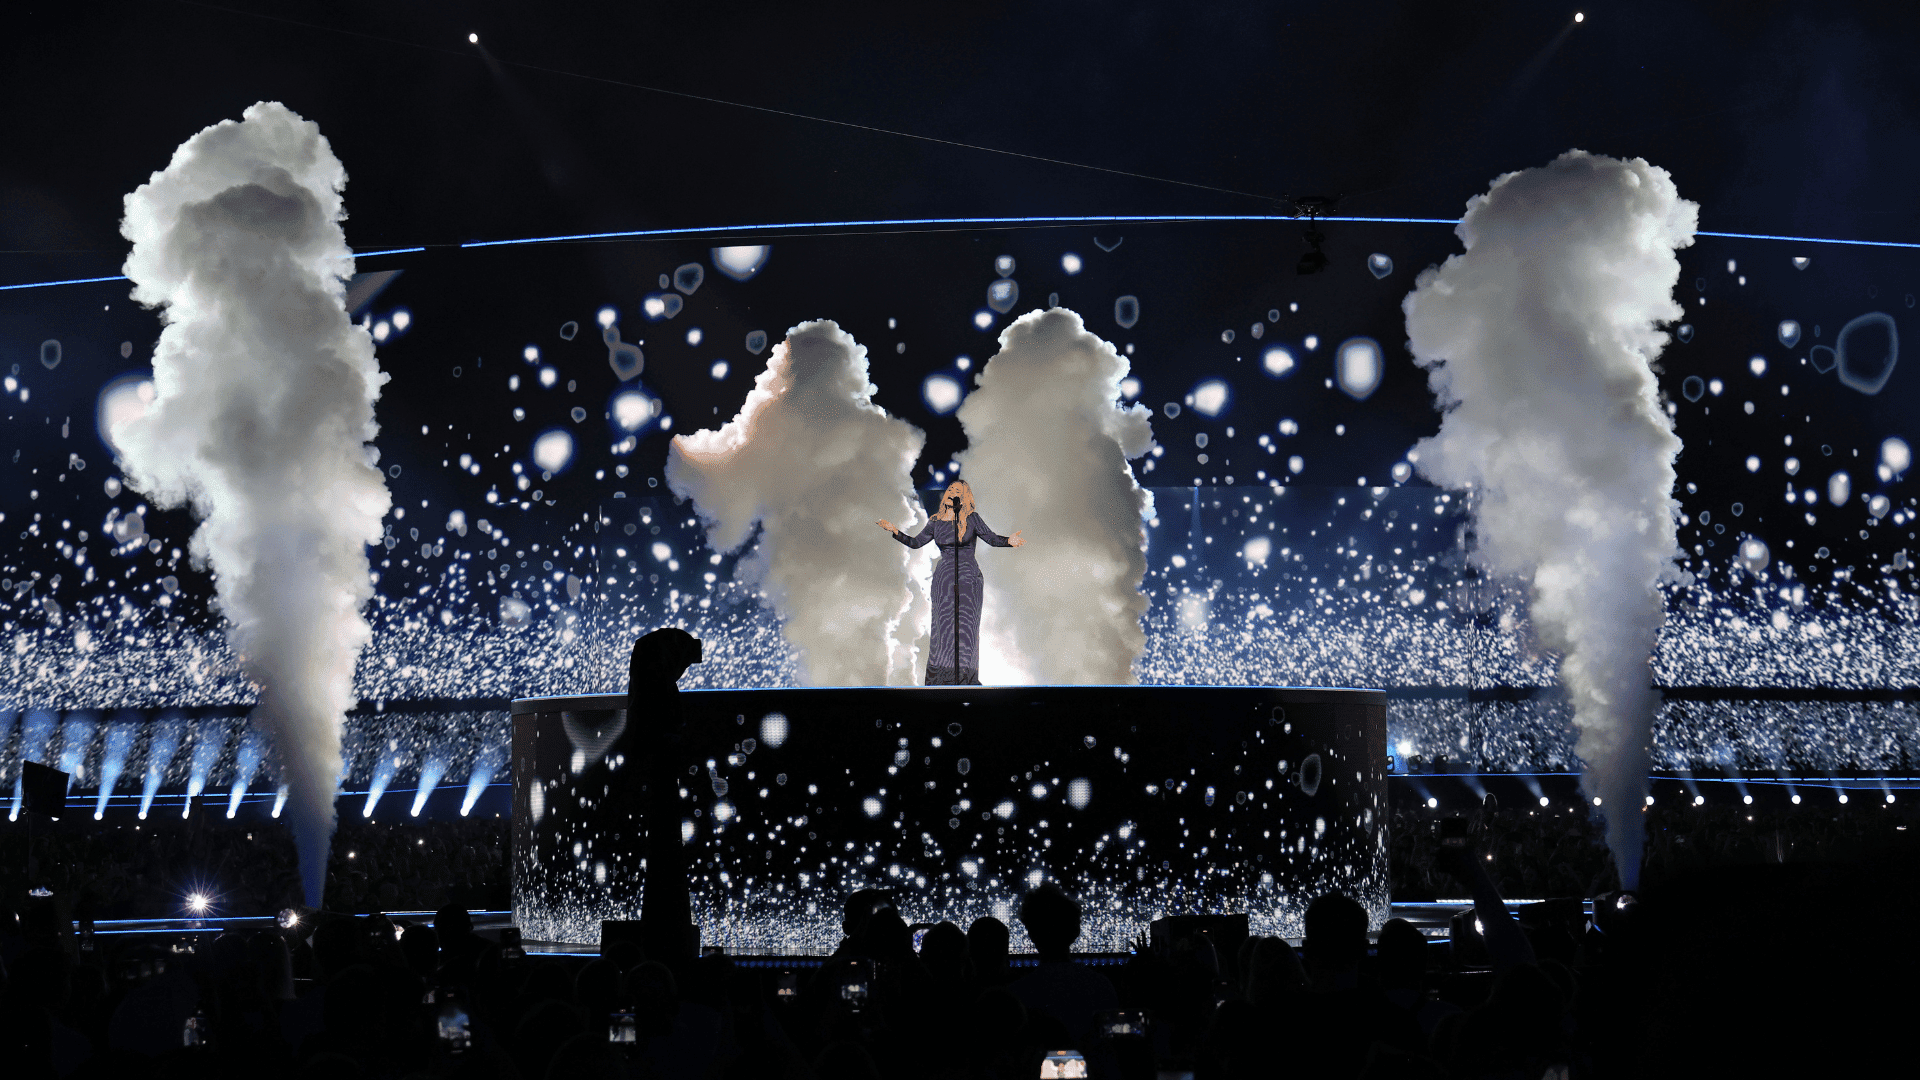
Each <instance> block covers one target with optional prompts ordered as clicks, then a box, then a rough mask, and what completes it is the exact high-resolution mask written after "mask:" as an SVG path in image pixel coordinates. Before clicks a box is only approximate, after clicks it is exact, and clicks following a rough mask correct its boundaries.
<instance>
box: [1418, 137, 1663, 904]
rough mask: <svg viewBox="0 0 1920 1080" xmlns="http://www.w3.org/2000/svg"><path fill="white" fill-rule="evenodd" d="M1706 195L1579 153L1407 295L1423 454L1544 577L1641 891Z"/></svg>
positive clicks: (1512, 194) (1533, 173)
mask: <svg viewBox="0 0 1920 1080" xmlns="http://www.w3.org/2000/svg"><path fill="white" fill-rule="evenodd" d="M1698 213H1699V207H1698V206H1697V205H1696V204H1694V203H1691V202H1688V201H1686V200H1684V199H1682V198H1680V196H1679V194H1678V192H1677V191H1676V189H1675V187H1674V184H1673V180H1672V178H1671V177H1669V176H1668V175H1667V173H1666V172H1665V171H1664V170H1662V169H1658V168H1655V167H1653V166H1651V165H1648V164H1647V163H1646V162H1645V161H1642V160H1639V159H1637V158H1636V159H1634V160H1632V161H1619V160H1616V159H1613V158H1607V157H1600V156H1596V155H1592V154H1588V153H1585V152H1583V151H1577V150H1576V151H1569V152H1568V153H1566V154H1563V155H1561V156H1560V157H1559V158H1557V159H1556V160H1554V161H1553V162H1552V163H1551V164H1549V165H1547V166H1546V167H1544V168H1538V169H1528V170H1526V171H1524V172H1515V173H1508V174H1507V175H1505V176H1502V177H1500V178H1499V179H1498V180H1495V181H1494V183H1493V186H1492V188H1491V189H1490V190H1488V192H1487V193H1486V194H1485V195H1477V196H1475V197H1474V198H1472V199H1471V200H1469V201H1468V203H1467V212H1466V215H1465V216H1464V217H1463V218H1461V220H1460V224H1459V226H1458V228H1457V229H1456V230H1455V232H1456V233H1457V234H1458V235H1459V237H1460V239H1461V242H1462V243H1463V245H1464V246H1465V248H1466V251H1465V252H1464V253H1463V254H1459V255H1454V256H1452V257H1450V258H1448V259H1447V261H1446V262H1445V264H1443V265H1441V266H1439V267H1429V268H1427V269H1426V270H1425V271H1424V272H1422V273H1421V274H1420V277H1419V279H1418V281H1417V283H1416V285H1415V288H1414V290H1413V292H1412V293H1410V294H1408V296H1407V298H1406V301H1405V303H1404V304H1403V308H1404V310H1405V312H1406V316H1407V335H1408V337H1409V339H1410V341H1409V346H1410V348H1411V349H1412V351H1413V354H1414V359H1415V360H1416V361H1417V362H1418V363H1419V364H1420V365H1421V366H1422V367H1424V368H1426V369H1428V372H1429V375H1428V379H1429V382H1430V384H1431V386H1432V388H1433V391H1434V394H1435V396H1436V397H1437V398H1438V402H1437V404H1438V407H1439V408H1440V409H1441V410H1442V412H1443V416H1442V419H1441V423H1440V433H1439V434H1438V435H1435V436H1433V437H1432V438H1429V439H1425V440H1422V441H1421V443H1420V446H1419V453H1420V459H1419V467H1420V471H1421V472H1422V473H1424V474H1425V475H1426V476H1427V477H1428V478H1430V479H1432V480H1433V481H1434V482H1435V483H1437V484H1440V485H1443V486H1446V487H1451V488H1466V489H1471V491H1472V496H1471V505H1472V508H1473V517H1474V536H1475V540H1476V544H1477V546H1476V548H1475V551H1474V556H1475V558H1476V560H1477V561H1478V562H1479V564H1480V565H1482V566H1483V567H1485V568H1486V569H1487V570H1488V571H1489V572H1491V573H1494V574H1501V575H1508V574H1510V575H1517V576H1520V577H1523V578H1526V579H1528V580H1529V582H1530V584H1531V587H1532V601H1531V611H1532V618H1533V622H1534V624H1535V626H1536V627H1537V629H1538V632H1539V634H1540V636H1541V639H1542V641H1543V642H1544V643H1545V644H1547V645H1548V646H1550V647H1552V648H1556V649H1559V650H1561V651H1562V659H1561V662H1560V678H1561V680H1562V684H1563V685H1564V686H1565V688H1566V691H1567V693H1568V695H1569V696H1570V698H1571V699H1572V702H1573V708H1574V724H1575V726H1576V727H1577V728H1578V729H1579V732H1580V738H1579V743H1578V745H1577V752H1578V753H1579V755H1580V757H1581V759H1582V760H1583V761H1584V762H1585V763H1586V772H1585V775H1584V777H1583V779H1582V786H1583V789H1584V790H1585V791H1586V793H1587V794H1588V795H1589V796H1591V797H1594V798H1597V799H1599V800H1600V801H1601V805H1600V808H1599V809H1600V812H1601V813H1603V814H1604V815H1605V818H1606V823H1607V840H1608V844H1609V845H1610V847H1611V848H1612V851H1613V857H1614V861H1615V864H1616V865H1617V866H1618V868H1619V871H1620V881H1621V885H1622V886H1623V887H1625V888H1629V889H1631V888H1633V887H1635V886H1636V885H1637V884H1638V879H1639V869H1640V854H1641V848H1642V844H1643V842H1644V839H1645V837H1644V833H1643V829H1644V826H1643V824H1642V819H1641V815H1640V808H1641V802H1642V799H1643V797H1644V796H1645V794H1646V788H1647V780H1646V776H1647V767H1648V758H1649V750H1648V747H1649V743H1650V741H1651V737H1652V725H1653V717H1654V711H1655V709H1656V708H1657V707H1658V705H1659V701H1660V699H1659V695H1658V693H1657V692H1656V691H1654V690H1653V689H1652V687H1651V673H1650V671H1649V670H1648V663H1649V659H1650V657H1651V655H1652V651H1653V646H1654V643H1655V639H1656V638H1657V637H1658V635H1659V631H1660V627H1661V626H1662V624H1664V622H1665V621H1666V609H1665V605H1664V602H1663V600H1662V597H1661V594H1660V592H1659V589H1658V586H1659V584H1660V583H1661V582H1662V581H1667V580H1683V579H1684V575H1683V574H1682V573H1681V572H1680V571H1679V570H1678V569H1677V568H1676V566H1675V560H1676V558H1678V557H1679V556H1680V551H1679V547H1678V543H1677V536H1676V523H1675V515H1676V514H1677V513H1678V511H1679V506H1678V504H1677V503H1676V502H1675V500H1674V499H1673V494H1672V493H1673V485H1674V469H1673V462H1674V458H1675V456H1676V455H1678V454H1679V452H1680V439H1679V438H1678V436H1676V435H1675V434H1674V431H1673V423H1672V420H1671V419H1670V418H1669V417H1668V415H1667V413H1666V411H1665V409H1664V408H1663V407H1662V403H1661V398H1660V388H1659V384H1658V382H1657V380H1656V379H1655V372H1654V367H1653V364H1654V361H1655V360H1656V359H1657V358H1658V356H1659V354H1660V351H1661V349H1663V348H1664V347H1665V346H1666V344H1667V341H1668V338H1667V335H1666V334H1665V333H1664V332H1662V331H1661V330H1660V328H1659V324H1660V323H1663V322H1670V321H1673V320H1676V319H1679V318H1680V317H1681V314H1682V311H1681V308H1680V305H1679V304H1678V303H1676V302H1675V301H1674V299H1673V296H1672V291H1673V286H1674V283H1675V282H1676V281H1678V280H1679V276H1680V262H1679V260H1678V259H1677V258H1676V257H1675V255H1674V252H1675V250H1676V249H1678V248H1683V247H1687V246H1689V245H1691V244H1692V243H1693V234H1694V229H1695V227H1696V222H1697V219H1698Z"/></svg>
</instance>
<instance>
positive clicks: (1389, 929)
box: [1375, 919, 1460, 1046]
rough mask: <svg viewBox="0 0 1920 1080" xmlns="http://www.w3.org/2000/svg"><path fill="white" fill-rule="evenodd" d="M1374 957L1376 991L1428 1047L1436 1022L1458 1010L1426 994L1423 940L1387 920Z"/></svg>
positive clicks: (1404, 924)
mask: <svg viewBox="0 0 1920 1080" xmlns="http://www.w3.org/2000/svg"><path fill="white" fill-rule="evenodd" d="M1375 955H1376V956H1377V958H1378V961H1379V962H1378V964H1377V970H1378V971H1379V974H1380V990H1381V993H1382V994H1383V996H1385V997H1386V999H1387V1001H1388V1002H1389V1003H1390V1004H1391V1005H1392V1006H1393V1007H1394V1008H1396V1009H1399V1010H1400V1011H1401V1012H1402V1013H1403V1014H1404V1015H1405V1017H1406V1019H1407V1020H1408V1021H1410V1022H1411V1023H1413V1024H1414V1025H1415V1026H1417V1027H1419V1029H1420V1034H1421V1036H1422V1037H1423V1038H1424V1039H1425V1040H1426V1042H1425V1043H1423V1044H1422V1045H1423V1046H1425V1045H1427V1044H1430V1043H1431V1041H1432V1039H1433V1033H1434V1030H1435V1029H1437V1028H1438V1027H1439V1026H1440V1021H1442V1020H1444V1019H1446V1018H1447V1017H1448V1016H1450V1015H1453V1014H1456V1013H1458V1012H1459V1011H1460V1008H1459V1006H1457V1005H1453V1004H1451V1003H1449V1002H1445V1001H1441V1000H1440V999H1438V998H1436V997H1432V996H1430V995H1429V994H1428V993H1427V966H1428V965H1427V956H1428V946H1427V937H1426V935H1425V934H1422V933H1421V932H1420V931H1419V930H1418V929H1417V928H1415V927H1414V925H1413V924H1412V923H1410V922H1408V921H1407V920H1405V919H1388V920H1387V921H1386V924H1385V925H1384V926H1382V927H1381V928H1380V941H1379V945H1378V947H1377V949H1376V950H1375Z"/></svg>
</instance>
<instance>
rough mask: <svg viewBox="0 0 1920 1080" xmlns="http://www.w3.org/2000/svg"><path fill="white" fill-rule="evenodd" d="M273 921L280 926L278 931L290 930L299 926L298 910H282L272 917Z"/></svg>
mask: <svg viewBox="0 0 1920 1080" xmlns="http://www.w3.org/2000/svg"><path fill="white" fill-rule="evenodd" d="M273 921H274V922H276V923H279V924H280V929H282V930H291V929H293V928H294V927H296V926H299V925H300V909H299V908H282V909H280V914H278V915H276V916H274V917H273Z"/></svg>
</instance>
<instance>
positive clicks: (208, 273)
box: [112, 102, 390, 907]
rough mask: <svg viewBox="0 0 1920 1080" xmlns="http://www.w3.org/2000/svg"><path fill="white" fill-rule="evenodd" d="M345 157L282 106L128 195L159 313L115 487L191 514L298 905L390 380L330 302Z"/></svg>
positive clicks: (373, 500)
mask: <svg viewBox="0 0 1920 1080" xmlns="http://www.w3.org/2000/svg"><path fill="white" fill-rule="evenodd" d="M346 179H347V177H346V170H345V169H344V168H343V167H342V166H341V164H340V161H339V159H338V158H336V157H334V155H333V150H332V148H331V147H330V146H329V145H328V144H327V141H326V139H324V138H322V137H321V135H320V129H319V127H318V126H317V125H315V124H313V123H311V122H309V121H306V120H303V119H301V118H300V117H299V116H297V115H296V114H294V113H293V111H292V110H290V109H288V108H287V107H286V106H284V105H281V104H279V103H277V102H260V103H257V104H255V105H253V106H251V107H249V108H248V109H247V110H246V112H245V113H244V114H243V116H242V119H241V120H240V121H239V122H235V121H231V120H227V121H222V122H221V123H218V124H215V125H213V126H212V127H209V128H207V129H206V130H204V131H202V132H200V133H199V134H197V135H195V136H194V137H192V138H191V139H188V140H187V141H186V142H185V143H183V144H182V145H181V146H180V148H179V149H178V150H177V151H175V152H174V155H173V160H172V161H171V162H170V163H168V165H167V167H166V169H165V170H163V171H161V172H157V173H155V174H153V177H152V178H151V179H150V180H148V182H147V183H145V184H142V185H141V186H140V187H139V188H138V189H137V190H135V191H134V192H133V194H131V195H129V196H127V199H126V217H125V219H124V220H123V221H122V223H121V233H122V234H123V235H124V236H126V238H127V239H128V240H130V241H132V242H133V250H132V253H131V254H130V255H129V256H128V257H127V262H126V267H125V270H126V275H127V277H128V278H130V279H131V280H132V281H133V283H134V289H133V298H134V299H135V300H137V301H139V302H140V303H142V304H144V305H146V306H148V307H153V308H159V309H161V318H162V320H163V322H164V323H165V328H164V329H163V330H162V331H161V334H160V340H159V343H158V344H157V345H156V346H155V349H154V359H153V376H154V377H153V385H154V391H155V393H154V398H153V401H152V403H151V405H150V406H149V407H148V408H147V410H146V412H145V414H144V415H142V416H140V417H138V418H135V419H131V420H128V421H127V422H126V423H125V424H123V425H121V426H120V427H118V428H116V429H115V430H114V431H113V433H112V436H113V442H114V445H115V446H116V447H118V448H119V454H120V463H121V466H122V468H123V469H124V470H125V471H126V474H127V479H128V482H129V483H130V484H131V485H132V486H133V487H135V488H137V489H138V490H140V491H141V492H143V493H145V494H146V495H147V497H148V498H150V499H151V500H153V502H154V503H156V504H158V505H160V506H178V505H181V504H183V503H184V504H190V505H191V506H192V508H193V511H194V513H195V514H196V515H197V516H198V517H199V518H200V519H201V524H200V527H199V529H198V530H196V531H195V533H194V535H193V541H192V544H191V550H192V553H193V557H194V559H195V561H196V562H197V563H204V564H211V566H212V569H213V572H214V574H215V585H216V592H217V598H218V602H219V605H220V610H221V611H222V612H223V613H224V614H225V616H226V618H227V622H228V639H229V641H230V642H231V643H232V645H233V648H234V651H235V652H236V653H238V654H239V656H240V657H241V658H242V661H243V663H244V664H245V667H246V671H247V674H248V676H249V677H250V678H251V679H252V680H253V681H254V682H255V683H256V684H258V685H259V686H260V688H261V690H260V701H259V705H258V707H257V709H256V713H255V719H256V720H257V721H259V722H260V723H262V724H263V725H264V726H265V727H266V729H267V730H268V732H269V733H270V735H271V736H272V739H273V743H274V747H275V749H276V751H277V752H278V755H279V757H280V760H281V761H282V762H283V764H284V767H285V776H286V782H287V786H288V792H289V799H290V803H289V805H290V806H291V808H292V827H293V832H294V840H295V844H296V846H297V848H298V850H299V853H300V877H301V881H302V883H303V885H304V887H305V892H306V902H307V905H308V906H309V907H319V906H320V905H321V900H322V896H323V893H324V889H325V885H326V871H327V849H328V846H329V844H330V842H331V839H332V833H333V801H334V793H335V787H336V781H337V779H338V777H339V774H340V729H341V724H342V722H343V719H344V717H345V714H346V711H347V709H348V708H350V707H351V706H352V705H353V703H354V693H353V668H354V663H355V661H356V660H357V659H358V657H359V655H360V650H361V649H362V648H363V647H364V646H365V645H366V643H367V641H368V639H369V637H370V633H369V630H368V628H367V624H366V621H365V620H364V619H363V618H362V617H361V614H360V612H361V609H362V607H364V606H365V604H366V602H367V601H368V600H369V599H370V598H371V597H372V595H373V586H372V583H371V581H370V580H369V578H368V573H367V553H366V545H367V544H370V543H375V542H378V541H379V539H380V534H381V527H380V522H381V518H382V517H384V516H385V514H386V512H387V509H388V506H389V502H390V500H389V496H388V493H387V489H386V485H385V483H384V480H383V478H382V476H381V474H380V470H379V468H378V467H377V465H376V464H375V462H376V461H377V460H378V458H379V452H378V451H377V450H376V449H375V448H374V447H373V446H371V445H370V444H371V442H372V440H373V437H374V435H375V433H376V432H377V431H378V428H377V426H376V425H375V423H374V418H373V406H374V402H375V401H376V400H377V399H378V397H379V394H380V387H381V385H382V384H384V383H385V382H386V381H387V376H386V375H384V374H382V373H381V371H380V367H379V363H378V361H377V360H376V359H375V357H374V353H373V341H372V339H371V338H370V337H369V336H368V335H367V332H366V331H365V330H363V329H360V328H357V327H355V326H354V325H353V323H352V322H351V320H350V319H349V317H348V315H347V312H346V310H345V308H344V306H343V298H344V296H345V289H346V280H347V278H349V277H350V276H352V274H353V259H352V252H351V251H350V249H349V248H348V247H347V242H346V234H345V233H344V232H343V231H342V229H341V224H340V223H341V222H342V221H343V220H345V218H346V210H345V207H344V205H343V203H342V200H341V190H342V188H343V187H344V186H345V184H346Z"/></svg>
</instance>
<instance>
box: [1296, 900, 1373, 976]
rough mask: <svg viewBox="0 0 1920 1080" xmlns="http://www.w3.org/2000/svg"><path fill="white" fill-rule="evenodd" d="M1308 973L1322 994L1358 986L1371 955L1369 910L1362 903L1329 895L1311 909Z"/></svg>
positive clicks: (1308, 914) (1307, 941)
mask: <svg viewBox="0 0 1920 1080" xmlns="http://www.w3.org/2000/svg"><path fill="white" fill-rule="evenodd" d="M1305 921H1306V930H1307V937H1306V942H1305V945H1306V953H1307V973H1308V975H1310V976H1311V977H1312V979H1313V984H1314V987H1315V988H1316V989H1319V990H1336V989H1342V988H1344V987H1348V986H1352V985H1354V984H1355V983H1357V982H1358V979H1359V974H1360V961H1361V958H1362V957H1364V956H1366V955H1367V909H1366V908H1364V907H1361V906H1360V902H1359V901H1358V900H1355V899H1353V898H1352V897H1349V896H1342V895H1340V894H1339V893H1328V894H1327V895H1325V896H1322V897H1321V898H1319V899H1318V900H1315V901H1314V902H1313V903H1312V904H1310V905H1309V906H1308V907H1307V917H1306V920H1305Z"/></svg>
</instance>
